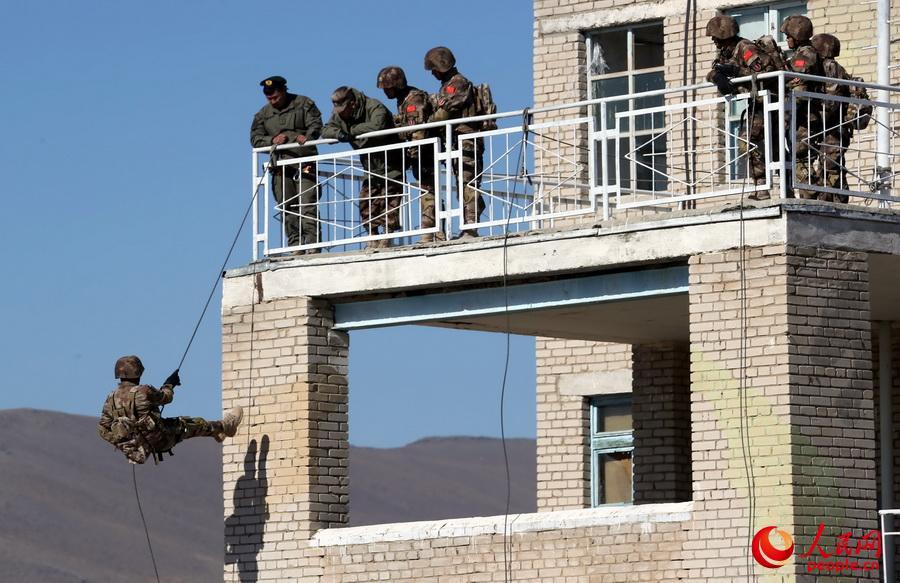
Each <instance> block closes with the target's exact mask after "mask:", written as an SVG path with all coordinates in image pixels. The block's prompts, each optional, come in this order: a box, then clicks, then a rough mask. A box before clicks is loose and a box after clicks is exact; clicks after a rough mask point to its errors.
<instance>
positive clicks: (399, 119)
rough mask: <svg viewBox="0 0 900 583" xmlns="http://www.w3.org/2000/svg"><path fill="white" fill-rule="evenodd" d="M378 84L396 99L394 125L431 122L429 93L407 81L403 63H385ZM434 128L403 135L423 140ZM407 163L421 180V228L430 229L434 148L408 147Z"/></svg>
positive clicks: (427, 239) (426, 240) (432, 221)
mask: <svg viewBox="0 0 900 583" xmlns="http://www.w3.org/2000/svg"><path fill="white" fill-rule="evenodd" d="M377 85H378V88H379V89H381V90H382V91H384V95H385V97H387V98H388V99H396V100H397V113H396V115H394V125H396V126H397V127H403V126H413V125H419V124H424V123H428V122H429V121H431V116H432V114H433V113H434V108H433V106H432V104H431V99H430V98H429V96H428V93H426V92H425V91H422V90H421V89H418V88H417V87H412V86H410V85H409V84H407V82H406V73H405V72H404V71H403V69H401V68H400V67H396V66H390V67H385V68H383V69H382V70H381V71H379V72H378V78H377ZM433 135H435V134H434V132H432V131H428V130H418V131H415V132H411V133H410V132H406V133H403V134H401V137H402V138H403V139H404V140H406V141H410V140H423V139H425V138H429V137H432V136H433ZM405 161H406V166H407V168H408V169H409V170H410V171H412V173H413V176H415V177H416V180H417V181H418V182H419V188H420V190H421V198H420V200H421V208H422V228H423V229H431V228H433V227H434V226H435V197H434V189H435V182H434V151H433V148H431V147H430V146H423V147H421V148H407V149H406V158H405ZM437 238H438V239H440V240H443V238H444V236H443V233H440V232H438V233H437ZM434 240H435V234H434V233H425V234H424V235H422V238H421V239H420V241H421V242H423V243H431V242H433V241H434Z"/></svg>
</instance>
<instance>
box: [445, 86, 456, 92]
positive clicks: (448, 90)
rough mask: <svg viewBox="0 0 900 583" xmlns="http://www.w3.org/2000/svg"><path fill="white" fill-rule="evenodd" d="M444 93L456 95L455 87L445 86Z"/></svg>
mask: <svg viewBox="0 0 900 583" xmlns="http://www.w3.org/2000/svg"><path fill="white" fill-rule="evenodd" d="M446 91H447V93H456V87H454V86H453V85H447V88H446Z"/></svg>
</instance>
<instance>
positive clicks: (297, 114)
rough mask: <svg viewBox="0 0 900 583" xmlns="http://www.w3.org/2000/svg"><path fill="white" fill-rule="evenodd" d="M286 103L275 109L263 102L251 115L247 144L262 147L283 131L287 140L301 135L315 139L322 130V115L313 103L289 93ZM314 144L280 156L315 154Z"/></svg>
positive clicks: (292, 139) (306, 98)
mask: <svg viewBox="0 0 900 583" xmlns="http://www.w3.org/2000/svg"><path fill="white" fill-rule="evenodd" d="M288 99H289V101H288V104H287V105H286V106H285V108H284V109H281V110H278V109H275V108H274V107H272V105H271V104H268V103H267V104H266V105H265V106H264V107H263V108H262V109H260V110H259V111H258V112H257V113H256V115H255V116H253V124H252V125H251V126H250V144H251V145H252V146H253V147H254V148H264V147H267V146H271V145H272V138H274V137H275V136H277V135H278V134H284V135H285V137H287V139H288V143H290V142H293V141H294V140H296V139H297V136H299V135H304V136H306V139H307V140H316V139H318V138H319V134H320V133H321V132H322V114H321V113H320V112H319V108H318V107H316V104H315V102H314V101H313V100H312V99H310V98H309V97H306V96H304V95H294V94H293V93H288ZM317 153H318V151H317V150H316V147H315V146H305V147H302V148H294V149H289V150H286V151H285V152H283V153H282V154H281V156H282V157H288V158H297V157H300V156H314V155H315V154H317Z"/></svg>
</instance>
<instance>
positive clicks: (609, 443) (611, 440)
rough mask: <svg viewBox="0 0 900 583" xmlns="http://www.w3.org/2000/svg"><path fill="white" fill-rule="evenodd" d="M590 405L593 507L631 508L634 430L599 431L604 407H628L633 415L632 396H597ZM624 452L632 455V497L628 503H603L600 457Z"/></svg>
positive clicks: (632, 502)
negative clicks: (601, 411)
mask: <svg viewBox="0 0 900 583" xmlns="http://www.w3.org/2000/svg"><path fill="white" fill-rule="evenodd" d="M589 404H590V415H591V418H590V422H591V427H590V430H591V434H590V447H591V453H590V455H591V507H592V508H596V507H598V506H631V505H632V504H634V428H633V427H632V429H631V430H629V431H603V432H601V431H598V426H599V419H600V417H599V414H600V409H602V408H603V407H606V406H610V405H628V406H629V409H630V410H631V411H632V413H633V406H632V398H631V394H629V393H624V394H617V395H602V396H595V397H591V398H590V403H589ZM632 419H633V418H632ZM632 423H633V421H632ZM622 452H628V453H630V454H631V496H630V498H629V500H628V501H626V502H603V501H601V498H602V491H603V482H602V479H601V476H600V464H599V463H598V460H599V457H600V455H602V454H607V453H622Z"/></svg>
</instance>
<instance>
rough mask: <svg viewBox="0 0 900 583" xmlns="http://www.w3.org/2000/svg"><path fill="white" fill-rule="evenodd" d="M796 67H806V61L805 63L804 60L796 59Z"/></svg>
mask: <svg viewBox="0 0 900 583" xmlns="http://www.w3.org/2000/svg"><path fill="white" fill-rule="evenodd" d="M794 66H795V67H805V66H806V61H804V60H803V59H794Z"/></svg>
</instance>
